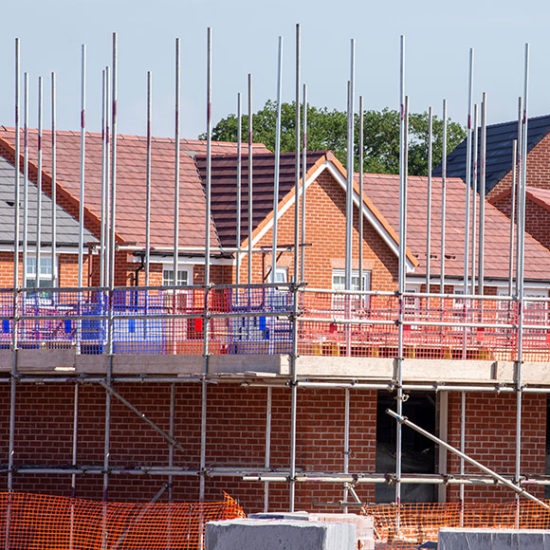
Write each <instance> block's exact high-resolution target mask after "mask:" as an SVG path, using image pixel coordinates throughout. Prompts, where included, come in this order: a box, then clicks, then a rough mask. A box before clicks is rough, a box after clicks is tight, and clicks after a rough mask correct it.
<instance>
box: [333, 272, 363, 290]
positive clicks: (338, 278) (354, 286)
mask: <svg viewBox="0 0 550 550" xmlns="http://www.w3.org/2000/svg"><path fill="white" fill-rule="evenodd" d="M345 288H346V272H345V270H343V269H334V270H333V271H332V289H333V290H344V289H345ZM350 290H361V288H360V286H359V270H358V269H354V270H353V271H352V273H351V289H350ZM363 290H370V271H363Z"/></svg>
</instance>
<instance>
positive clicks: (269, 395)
mask: <svg viewBox="0 0 550 550" xmlns="http://www.w3.org/2000/svg"><path fill="white" fill-rule="evenodd" d="M272 406H273V388H272V387H271V386H268V387H267V403H266V415H265V456H264V468H265V469H266V470H269V468H270V464H271V410H272ZM264 512H269V481H266V482H264Z"/></svg>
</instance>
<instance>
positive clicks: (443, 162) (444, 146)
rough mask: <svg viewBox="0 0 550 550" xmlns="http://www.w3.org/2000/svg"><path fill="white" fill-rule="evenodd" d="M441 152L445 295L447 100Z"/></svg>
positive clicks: (442, 285) (441, 285)
mask: <svg viewBox="0 0 550 550" xmlns="http://www.w3.org/2000/svg"><path fill="white" fill-rule="evenodd" d="M442 141H443V142H442V152H441V257H440V258H439V261H440V273H439V275H440V283H439V292H440V293H441V294H444V293H445V225H446V224H445V222H446V213H447V212H446V211H447V100H446V99H444V100H443V137H442Z"/></svg>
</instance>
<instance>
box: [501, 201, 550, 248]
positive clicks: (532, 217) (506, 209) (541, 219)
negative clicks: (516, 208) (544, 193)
mask: <svg viewBox="0 0 550 550" xmlns="http://www.w3.org/2000/svg"><path fill="white" fill-rule="evenodd" d="M493 204H494V206H496V207H497V208H498V209H499V210H500V211H501V212H503V213H504V214H505V215H506V216H508V217H510V216H511V212H512V198H511V197H510V195H508V196H506V197H501V198H499V199H498V200H497V201H495V202H494V203H493ZM525 230H526V231H527V232H528V233H530V234H531V235H532V236H533V237H534V238H535V239H537V241H539V243H541V244H542V245H543V246H545V247H546V248H548V249H550V212H548V210H547V209H546V208H543V207H542V206H541V205H540V204H537V203H536V202H534V201H533V200H532V199H530V198H529V197H527V200H526V202H525ZM516 236H517V235H516Z"/></svg>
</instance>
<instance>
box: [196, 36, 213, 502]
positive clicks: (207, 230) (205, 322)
mask: <svg viewBox="0 0 550 550" xmlns="http://www.w3.org/2000/svg"><path fill="white" fill-rule="evenodd" d="M206 50H207V55H206V58H207V62H206V220H205V233H204V317H203V336H204V343H203V344H204V345H203V357H204V363H203V373H202V384H201V390H202V392H201V396H202V400H201V456H200V495H199V496H200V502H204V491H205V481H206V478H205V475H206V416H207V397H208V395H207V390H208V384H207V377H208V371H209V369H208V361H209V350H208V345H209V315H208V313H209V311H208V304H209V290H210V223H211V219H210V218H211V189H212V29H211V28H210V27H208V29H207V38H206Z"/></svg>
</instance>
